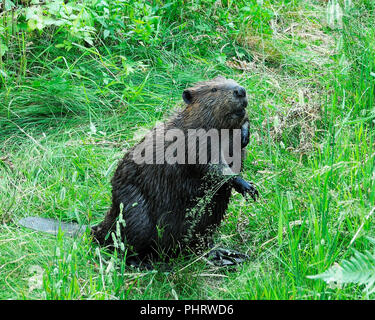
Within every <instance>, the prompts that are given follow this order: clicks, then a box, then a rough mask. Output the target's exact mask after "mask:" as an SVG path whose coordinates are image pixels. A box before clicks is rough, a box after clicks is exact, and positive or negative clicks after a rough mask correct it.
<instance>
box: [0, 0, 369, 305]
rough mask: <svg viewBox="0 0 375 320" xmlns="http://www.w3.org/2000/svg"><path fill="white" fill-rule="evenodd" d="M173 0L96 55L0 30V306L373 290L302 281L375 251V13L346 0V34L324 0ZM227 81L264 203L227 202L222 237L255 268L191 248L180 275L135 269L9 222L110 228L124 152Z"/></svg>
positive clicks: (75, 45)
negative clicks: (188, 92)
mask: <svg viewBox="0 0 375 320" xmlns="http://www.w3.org/2000/svg"><path fill="white" fill-rule="evenodd" d="M177 2H179V3H177ZM177 2H176V3H177V4H173V3H172V4H171V5H169V6H166V8H165V9H163V11H160V12H159V11H158V13H160V14H161V18H160V19H161V20H160V21H161V22H160V24H159V26H158V28H156V27H155V28H154V27H153V26H154V25H150V26H151V27H152V28H151V27H150V28H151V29H150V30H151V31H149V32H150V33H149V34H147V32H148V31H147V30H148V29H147V28H146V29H145V30H144V31H143V33H140V34H136V33H134V32H133V33H131V32H130V33H124V34H123V35H121V36H119V39H120V38H121V37H123V38H121V39H122V41H120V40H121V39H120V40H119V39H118V38H116V37H115V36H113V37H111V36H109V38H107V39H104V33H103V30H102V29H100V28H98V30H99V31H98V33H97V34H96V35H95V37H94V43H93V45H92V46H91V45H87V44H85V43H84V41H83V40H82V39H79V38H78V39H73V40H74V41H73V40H72V41H71V49H70V50H69V51H68V50H66V49H65V48H62V47H61V46H59V45H58V44H61V42H62V39H68V38H69V37H66V35H67V33H64V32H65V31H66V30H65V29H64V28H63V27H61V28H60V30H57V31H56V29H53V28H51V29H46V30H51V31H45V30H43V32H44V33H43V34H42V35H40V34H39V31H37V30H35V31H33V32H31V31H27V30H24V29H20V30H19V31H17V32H14V34H13V35H10V34H7V33H6V32H5V31H6V29H4V28H2V29H0V30H2V31H1V32H2V33H1V36H2V37H1V41H3V43H7V48H8V51H7V52H6V53H5V54H4V55H3V56H2V58H1V63H0V70H1V72H0V80H1V82H0V141H1V142H0V221H1V225H0V299H41V298H43V299H175V298H178V299H366V298H368V297H367V296H366V294H365V293H364V292H363V290H362V289H363V286H358V285H353V284H349V285H345V286H340V285H336V284H326V283H325V282H323V281H322V280H313V279H309V278H307V276H309V275H315V274H319V273H322V272H324V271H325V270H327V269H328V268H329V267H331V266H332V265H333V264H334V263H339V262H340V261H342V260H343V259H348V258H349V257H350V256H351V255H352V254H353V249H356V250H358V251H364V250H372V248H373V245H372V243H371V241H369V240H368V239H367V238H366V236H370V237H374V234H375V230H374V227H373V224H372V222H373V217H370V218H369V219H368V220H367V219H366V216H367V215H368V214H369V212H370V211H371V210H372V208H373V207H374V205H375V182H374V180H375V169H374V168H375V136H374V119H375V105H374V87H375V86H374V82H375V76H374V74H375V55H374V49H375V42H374V40H373V39H374V37H373V36H374V33H375V28H374V26H373V23H372V21H373V19H374V18H375V12H374V10H375V8H374V5H373V4H372V2H371V1H365V0H362V1H356V2H354V1H353V4H352V7H350V8H346V9H345V11H344V12H345V15H344V17H343V20H342V21H343V24H342V27H340V25H329V23H328V21H327V20H326V19H327V14H326V12H327V8H326V6H327V4H324V2H321V1H302V0H300V1H297V0H295V1H287V0H284V1H264V2H263V6H258V7H256V6H255V5H254V6H253V8H257V10H258V11H252V10H250V9H249V8H248V6H247V5H246V2H245V1H244V2H241V1H239V2H238V4H235V3H234V2H231V1H221V5H218V4H216V7H215V6H213V5H212V3H211V1H208V0H206V1H203V0H202V1H192V2H191V3H190V2H189V4H187V3H185V4H182V1H177ZM212 2H213V1H212ZM116 3H118V5H120V4H121V1H119V2H116ZM137 3H139V2H137ZM153 3H154V4H160V6H161V4H167V3H169V2H168V1H154V2H153ZM254 3H256V1H254ZM340 3H341V2H340ZM182 5H184V6H185V9H184V10H181V9H180V8H181V6H182ZM341 5H342V8H344V2H342V3H341ZM124 10H125V9H124ZM151 13H152V12H151V11H149V14H150V15H151ZM3 17H4V13H3ZM246 17H249V19H246ZM0 18H1V17H0ZM112 18H113V19H115V17H114V16H113V17H112ZM0 21H4V20H2V19H0ZM113 21H115V20H113ZM145 21H146V20H145ZM158 21H159V20H158ZM3 23H4V22H3ZM2 26H4V24H3V25H2ZM138 27H139V26H138ZM139 28H140V27H139ZM153 28H154V29H153ZM8 31H9V30H8ZM66 32H67V31H66ZM9 33H11V32H9ZM52 34H53V35H54V36H51V35H52ZM142 34H143V36H144V37H143V38H142V39H143V40H142V43H141V42H140V41H141V40H140V39H139V37H141V36H142ZM145 35H146V36H147V37H146V36H145ZM137 37H138V38H137ZM6 41H7V42H6ZM56 45H58V46H57V47H56ZM217 74H222V75H225V76H226V77H230V78H233V79H235V80H236V81H238V82H239V83H240V84H242V85H243V86H245V87H246V89H247V92H248V97H249V107H248V111H249V116H250V118H251V132H252V135H251V139H250V144H249V146H248V157H247V160H246V163H245V170H244V173H243V176H244V177H245V178H246V179H247V180H250V181H253V182H255V183H256V185H257V186H258V189H259V192H260V194H261V198H260V199H259V201H258V202H256V203H253V202H252V201H248V202H246V201H245V200H243V198H242V197H241V196H240V195H238V194H233V196H232V201H231V203H230V207H229V210H228V212H227V216H226V218H225V220H224V221H223V223H222V225H221V227H220V230H219V231H218V232H217V234H216V243H218V244H220V245H222V246H225V247H228V248H234V249H238V250H240V251H242V252H246V253H247V254H249V256H250V258H251V259H250V261H248V262H247V263H245V264H244V265H241V266H238V267H237V268H236V269H235V270H233V269H232V270H227V269H223V268H216V267H212V266H209V265H208V264H206V263H205V261H204V259H203V258H202V257H201V256H195V255H192V256H185V257H183V256H181V257H178V258H176V259H175V261H173V264H172V265H173V272H163V268H162V266H161V267H160V271H159V272H144V271H137V270H134V269H131V268H129V267H127V266H125V264H124V260H123V257H122V256H121V255H120V254H117V253H111V252H108V251H106V250H105V249H104V248H99V247H98V246H97V245H96V244H94V243H91V240H90V239H89V238H88V237H84V238H82V239H76V240H74V239H71V238H67V237H64V236H62V235H59V236H58V237H53V236H50V235H46V234H41V233H37V232H34V231H30V230H27V229H23V228H19V227H17V226H16V224H15V222H16V221H17V220H18V219H20V218H22V217H26V216H42V217H51V218H56V219H59V220H63V221H78V222H80V223H89V224H95V223H97V222H99V221H101V219H102V218H103V216H104V214H105V212H106V210H107V209H108V207H109V205H110V201H111V190H110V178H111V176H112V174H113V171H114V169H115V167H116V163H117V161H118V160H119V159H120V158H121V157H122V155H123V154H124V152H125V150H126V149H128V148H129V147H130V146H131V145H133V144H134V143H135V142H136V140H137V137H139V135H140V134H142V132H144V130H145V129H146V128H151V127H152V126H153V125H154V124H155V123H156V122H157V121H160V120H162V119H165V118H167V117H168V115H169V114H170V113H171V112H173V110H174V109H175V108H177V107H178V106H179V105H181V94H182V91H183V89H184V88H186V87H187V86H189V85H191V84H193V83H194V82H196V81H199V80H203V79H208V78H211V77H214V76H215V75H217ZM4 75H6V76H4ZM362 223H364V225H363V227H362V228H361V225H362ZM358 230H361V231H360V233H359V235H358V236H357V237H356V238H355V239H354V240H355V241H354V242H353V243H352V244H351V240H352V239H353V237H354V236H355V234H356V232H357V231H358Z"/></svg>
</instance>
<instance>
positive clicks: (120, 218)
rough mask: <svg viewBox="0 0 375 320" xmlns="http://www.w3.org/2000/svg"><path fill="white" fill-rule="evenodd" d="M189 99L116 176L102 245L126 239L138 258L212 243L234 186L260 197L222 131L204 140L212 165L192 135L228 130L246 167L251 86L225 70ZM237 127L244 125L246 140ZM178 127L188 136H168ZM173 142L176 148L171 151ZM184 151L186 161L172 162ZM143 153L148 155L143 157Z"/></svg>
mask: <svg viewBox="0 0 375 320" xmlns="http://www.w3.org/2000/svg"><path fill="white" fill-rule="evenodd" d="M182 98H183V101H184V102H185V104H186V106H185V108H184V109H182V110H181V111H178V112H177V113H176V114H175V115H174V116H172V117H171V118H170V119H169V120H167V121H166V122H164V123H163V124H162V126H156V127H155V128H154V129H152V130H151V131H150V133H149V134H148V135H147V136H146V137H144V138H143V139H142V140H141V141H140V142H139V143H138V144H136V145H135V146H133V148H131V149H130V150H129V151H128V152H126V154H125V155H124V157H123V158H122V159H121V160H120V161H119V163H118V166H117V169H116V170H115V173H114V175H113V178H112V180H111V184H112V205H111V207H110V209H109V210H108V212H107V213H106V215H105V217H104V219H103V221H102V222H101V223H99V224H98V225H95V226H93V227H92V228H91V234H92V236H93V238H94V239H95V240H96V241H97V242H98V243H99V244H100V245H102V246H109V247H116V243H118V242H120V243H125V244H126V246H127V248H128V256H130V254H133V255H134V257H136V259H137V261H145V260H146V259H147V260H148V259H151V260H155V259H162V258H161V257H168V258H169V257H171V256H175V255H177V254H179V253H181V252H182V251H186V250H195V249H198V248H199V247H205V246H207V245H209V242H210V241H211V237H212V235H213V233H214V231H215V229H216V228H217V227H218V226H219V224H220V222H221V221H222V219H223V217H224V214H225V212H226V210H227V207H228V204H229V201H230V196H231V191H232V189H235V190H236V191H237V192H239V193H241V194H242V195H244V196H247V195H250V196H251V197H252V198H253V199H254V200H256V198H257V196H258V191H257V190H256V188H255V186H254V185H253V184H251V183H249V182H247V181H245V180H244V179H242V178H241V177H240V175H239V172H237V174H236V173H235V172H233V170H232V169H233V163H230V164H228V161H227V159H228V157H227V158H225V157H224V156H222V155H223V150H222V148H223V145H224V139H223V138H221V137H219V143H218V144H216V146H215V147H214V142H215V141H214V140H215V138H216V137H214V138H213V137H212V136H211V137H210V138H209V139H207V140H206V141H205V144H206V145H205V147H206V148H205V149H204V148H203V149H204V150H205V151H204V152H207V157H206V160H207V161H206V162H205V163H200V162H199V163H196V162H192V161H190V160H191V159H190V158H191V157H192V155H197V154H198V153H199V159H200V156H201V155H202V153H201V149H200V148H199V147H201V146H202V145H203V142H201V140H199V139H196V140H195V141H194V140H193V143H190V142H189V141H188V137H189V133H191V132H194V133H196V132H197V130H198V131H199V130H204V132H209V131H210V130H212V129H214V130H217V131H219V130H223V129H224V130H228V132H229V135H228V137H229V138H228V139H227V140H228V141H229V149H230V151H229V158H230V156H236V154H234V153H235V145H236V143H237V145H238V143H239V144H240V149H239V150H240V153H241V168H240V170H239V171H241V169H242V164H243V159H244V154H245V147H246V145H247V144H248V142H249V120H248V116H247V112H246V107H247V104H248V101H247V97H246V90H245V88H243V87H242V86H240V85H239V84H237V83H236V82H235V81H234V80H232V79H226V78H225V77H222V76H218V77H216V78H214V79H211V80H208V81H202V82H198V83H196V84H195V85H194V86H192V87H190V88H187V89H185V90H184V91H183V94H182ZM234 129H237V132H238V131H240V139H239V140H240V141H239V142H238V135H237V136H235V134H234V132H235V131H234ZM194 130H195V131H194ZM171 132H172V133H176V132H180V133H182V136H183V138H182V139H180V140H179V141H177V140H178V139H175V138H176V136H175V137H174V139H171V137H168V138H169V139H166V138H167V136H168V135H170V133H171ZM235 137H237V139H236V141H234V140H235V139H234V138H235ZM160 142H162V143H160ZM140 146H143V148H142V152H139V149H140V148H139V147H140ZM172 146H174V147H175V148H174V151H173V152H169V153H168V151H170V150H169V149H170V148H171V147H172ZM218 146H219V147H218ZM147 148H148V149H149V150H147ZM214 148H215V149H214ZM216 149H217V150H216ZM137 150H138V153H137ZM197 150H199V151H197ZM213 150H216V151H218V152H217V155H218V156H217V159H216V160H217V161H216V163H214V161H211V160H212V151H213ZM181 151H184V152H182V153H183V155H182V156H181V155H180V156H179V157H180V161H179V162H178V161H174V162H173V161H171V160H176V158H178V155H177V153H181ZM204 152H203V153H204ZM146 153H147V154H148V155H149V156H148V158H147V157H146V156H145V154H146ZM160 153H161V154H162V155H164V158H163V159H161V158H160ZM137 156H138V158H137ZM142 157H143V160H145V159H146V160H148V161H143V162H140V161H139V160H140V158H142ZM228 173H229V174H228ZM31 222H33V223H31ZM50 223H51V221H49V222H48V223H47V224H50ZM31 224H34V229H38V228H37V225H38V223H36V220H35V218H34V220H33V219H28V223H25V220H24V222H23V225H24V226H25V225H26V226H28V227H32V226H31ZM21 225H22V223H21ZM64 228H65V230H67V231H68V232H71V233H72V234H73V233H80V232H81V229H80V228H78V227H74V228H72V227H71V226H70V225H68V226H66V225H65V227H64ZM39 229H41V228H39ZM55 229H56V228H55ZM44 231H45V230H44Z"/></svg>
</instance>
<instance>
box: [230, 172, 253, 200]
mask: <svg viewBox="0 0 375 320" xmlns="http://www.w3.org/2000/svg"><path fill="white" fill-rule="evenodd" d="M233 188H234V189H235V190H236V191H237V192H239V193H241V194H242V195H243V196H244V197H245V198H246V197H247V195H250V196H251V197H252V198H253V200H254V201H256V200H257V197H259V192H258V190H257V189H256V188H255V186H254V185H253V184H252V183H249V182H247V181H245V180H244V179H242V178H240V177H236V178H234V179H233Z"/></svg>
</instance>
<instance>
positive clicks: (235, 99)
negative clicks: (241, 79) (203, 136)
mask: <svg viewBox="0 0 375 320" xmlns="http://www.w3.org/2000/svg"><path fill="white" fill-rule="evenodd" d="M182 98H183V99H184V101H185V103H186V104H187V105H188V106H187V110H189V112H190V113H193V114H195V115H197V116H198V117H200V118H201V120H202V121H205V122H206V123H210V124H211V125H212V126H213V127H216V128H223V129H224V128H225V129H231V128H238V127H239V125H240V123H241V121H242V120H243V118H244V117H245V115H246V107H247V97H246V90H245V88H244V87H241V86H240V85H239V84H238V83H237V82H235V81H234V80H232V79H226V78H224V77H222V76H218V77H216V78H214V79H212V80H208V81H203V82H198V83H197V84H195V85H194V87H191V88H188V89H186V90H184V92H183V94H182Z"/></svg>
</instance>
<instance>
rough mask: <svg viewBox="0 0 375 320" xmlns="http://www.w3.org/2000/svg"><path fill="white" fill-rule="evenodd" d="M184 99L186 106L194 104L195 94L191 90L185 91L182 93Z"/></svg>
mask: <svg viewBox="0 0 375 320" xmlns="http://www.w3.org/2000/svg"><path fill="white" fill-rule="evenodd" d="M182 99H184V101H185V103H186V104H190V103H192V102H193V93H192V91H191V90H190V89H185V90H184V92H183V93H182Z"/></svg>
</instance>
